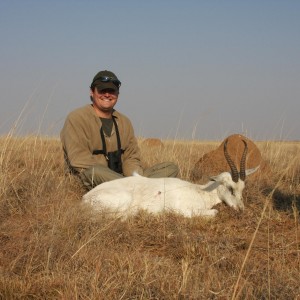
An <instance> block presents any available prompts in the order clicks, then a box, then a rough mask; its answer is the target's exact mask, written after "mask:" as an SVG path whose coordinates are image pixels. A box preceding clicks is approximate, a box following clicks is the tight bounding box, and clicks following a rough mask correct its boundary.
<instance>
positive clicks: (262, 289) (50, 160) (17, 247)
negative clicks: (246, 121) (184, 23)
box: [0, 136, 300, 299]
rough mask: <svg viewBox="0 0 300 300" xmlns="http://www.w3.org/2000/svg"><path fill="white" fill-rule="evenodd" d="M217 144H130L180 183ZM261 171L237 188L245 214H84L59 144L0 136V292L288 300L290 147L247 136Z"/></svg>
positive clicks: (295, 171)
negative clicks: (166, 164)
mask: <svg viewBox="0 0 300 300" xmlns="http://www.w3.org/2000/svg"><path fill="white" fill-rule="evenodd" d="M217 144H218V143H213V142H191V141H164V147H163V148H162V149H161V151H155V153H152V152H153V151H151V150H150V149H149V147H146V148H145V147H144V148H143V147H141V150H142V153H143V158H144V164H145V166H148V165H152V164H154V163H157V162H160V161H166V160H171V161H175V162H177V163H178V165H179V167H180V170H181V174H180V176H181V177H183V178H188V177H189V172H190V170H191V168H192V167H193V165H194V164H195V162H196V161H197V160H198V159H199V157H200V156H201V155H202V154H203V153H205V152H207V151H209V150H211V149H213V148H215V147H216V146H217ZM257 144H258V146H259V148H260V149H261V151H262V154H263V157H264V159H265V160H267V161H268V162H269V164H270V166H271V167H272V173H271V174H270V175H269V176H268V180H266V179H263V180H260V181H259V180H258V181H257V182H251V184H249V185H248V186H247V188H246V190H245V194H244V198H245V202H246V210H245V212H244V213H243V214H238V213H236V212H234V211H232V210H231V209H229V208H228V207H225V205H219V207H218V208H219V210H220V213H219V215H218V216H217V217H216V218H215V219H213V220H205V219H201V218H199V217H194V218H192V219H186V218H183V217H181V216H179V215H175V214H165V215H160V216H151V215H149V214H146V213H143V212H141V213H140V214H139V215H137V216H136V217H133V218H131V219H128V220H127V221H120V220H118V219H113V218H111V217H109V216H107V215H105V214H101V215H98V216H93V215H92V213H91V211H89V209H87V208H85V207H83V206H81V205H80V199H81V196H82V195H83V193H84V192H85V191H84V190H83V188H82V187H81V185H80V183H79V182H78V181H77V180H76V179H75V178H73V177H70V176H65V174H64V167H63V157H62V152H61V148H60V142H59V140H57V139H50V138H43V137H39V136H28V137H23V138H16V137H13V136H6V137H2V138H1V139H0V149H1V155H0V168H1V174H0V176H1V177H0V182H1V185H0V195H1V196H0V298H1V299H296V298H299V297H300V287H299V279H300V278H299V277H300V276H299V275H300V272H299V271H300V241H299V240H300V232H299V210H300V144H299V143H296V142H295V143H291V142H290V143H288V142H285V143H278V142H258V143H257Z"/></svg>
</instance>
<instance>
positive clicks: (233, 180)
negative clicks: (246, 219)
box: [212, 140, 259, 210]
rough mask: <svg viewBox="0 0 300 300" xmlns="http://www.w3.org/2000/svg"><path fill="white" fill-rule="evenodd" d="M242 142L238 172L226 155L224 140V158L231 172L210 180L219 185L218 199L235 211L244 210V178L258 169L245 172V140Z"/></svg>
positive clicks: (246, 148) (227, 154)
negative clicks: (242, 148) (242, 147)
mask: <svg viewBox="0 0 300 300" xmlns="http://www.w3.org/2000/svg"><path fill="white" fill-rule="evenodd" d="M242 141H243V143H244V151H243V154H242V157H241V162H240V172H239V171H238V169H237V167H236V165H235V164H234V162H233V160H232V159H231V157H230V155H229V153H228V150H227V142H228V140H226V141H225V143H224V156H225V158H226V161H227V163H228V165H229V167H230V170H231V172H230V173H228V172H224V173H221V174H219V175H218V176H214V177H212V180H214V181H217V182H219V183H220V184H221V185H220V187H219V190H220V191H221V192H220V193H219V196H220V198H222V200H223V201H224V202H226V203H227V204H228V205H229V206H231V207H233V208H235V209H237V210H239V209H241V210H243V209H244V203H243V197H242V194H243V190H244V188H245V179H246V176H248V175H250V174H252V173H254V172H255V171H256V170H257V169H258V168H259V166H257V167H256V168H253V169H248V170H246V157H247V152H248V146H247V142H246V141H245V140H242Z"/></svg>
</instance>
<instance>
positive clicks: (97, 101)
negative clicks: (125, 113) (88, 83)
mask: <svg viewBox="0 0 300 300" xmlns="http://www.w3.org/2000/svg"><path fill="white" fill-rule="evenodd" d="M118 96H119V92H118V91H115V90H113V89H104V90H98V89H97V87H96V88H95V89H94V91H93V90H91V97H92V99H93V106H94V109H95V110H96V113H97V114H98V115H99V116H101V114H103V113H109V112H112V110H113V108H114V106H115V105H116V103H117V101H118Z"/></svg>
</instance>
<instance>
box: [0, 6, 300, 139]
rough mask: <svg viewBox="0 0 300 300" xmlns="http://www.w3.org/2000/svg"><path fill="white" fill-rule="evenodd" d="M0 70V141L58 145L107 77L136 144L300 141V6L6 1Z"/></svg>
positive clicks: (1, 12) (1, 11) (0, 22)
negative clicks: (13, 136) (73, 115)
mask: <svg viewBox="0 0 300 300" xmlns="http://www.w3.org/2000/svg"><path fill="white" fill-rule="evenodd" d="M0 69H1V72H0V90H1V111H0V133H1V134H5V133H7V132H8V131H9V130H10V129H12V126H13V123H14V122H16V121H17V120H18V122H17V123H18V126H17V129H16V132H17V133H23V134H24V133H33V134H35V133H42V134H47V135H48V134H49V135H58V134H59V131H60V129H61V128H62V126H63V123H64V119H65V117H66V115H67V114H68V113H69V112H70V111H72V110H73V109H75V108H77V107H80V106H83V105H85V104H87V103H90V99H89V85H90V83H91V80H92V78H93V77H94V75H95V74H96V73H97V72H98V71H100V70H104V69H108V70H111V71H113V72H115V73H116V74H117V76H118V77H119V79H120V80H121V81H122V87H121V93H120V97H119V102H118V104H117V106H116V109H117V110H119V111H121V112H123V113H124V114H126V115H127V116H128V117H129V118H130V119H131V120H132V123H133V125H134V128H135V132H136V135H137V136H144V137H158V138H162V139H165V138H170V139H174V138H180V139H199V140H204V139H205V140H207V139H212V140H214V139H223V138H224V137H225V136H227V135H229V134H231V133H236V132H239V133H244V134H246V135H247V136H248V137H250V138H253V139H264V140H266V139H267V140H270V139H283V140H290V139H292V140H300V117H299V111H300V109H299V108H300V1H296V0H295V1H290V0H282V1H278V0H272V1H264V0H260V1H256V0H254V1H241V0H239V1H238V0H237V1H231V0H229V1H225V0H224V1H221V0H220V1H214V0H207V1H201V0H186V1H183V0H180V1H178V0H152V1H151V0H148V1H146V0H145V1H143V0H126V1H124V0H111V1H99V0H98V1H96V0H94V1H91V0H90V1H89V0H86V1H83V0H82V1H78V0H74V1H69V0H68V1H67V0H65V1H64V0H60V1H58V0H51V1H43V0H35V1H33V0H19V1H16V0H1V1H0ZM18 118H19V119H18Z"/></svg>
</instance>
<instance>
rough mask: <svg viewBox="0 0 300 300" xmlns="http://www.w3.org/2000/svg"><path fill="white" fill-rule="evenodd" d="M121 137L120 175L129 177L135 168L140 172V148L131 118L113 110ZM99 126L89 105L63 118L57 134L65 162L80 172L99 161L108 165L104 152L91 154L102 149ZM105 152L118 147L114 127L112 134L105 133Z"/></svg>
mask: <svg viewBox="0 0 300 300" xmlns="http://www.w3.org/2000/svg"><path fill="white" fill-rule="evenodd" d="M113 116H114V117H116V121H117V124H118V129H119V133H120V139H121V147H122V149H123V150H124V153H123V154H122V164H123V174H124V176H131V175H132V173H133V172H134V171H136V172H137V173H139V174H143V170H142V167H141V160H140V150H139V148H138V145H137V140H136V138H135V135H134V130H133V127H132V124H131V122H130V120H129V119H128V118H127V117H126V116H124V115H123V114H121V113H119V112H117V111H114V112H113ZM101 126H102V123H101V120H100V118H99V117H98V116H97V115H96V113H95V111H94V108H93V107H92V105H85V106H83V107H81V108H78V109H76V110H74V111H72V112H71V113H70V114H69V115H68V116H67V118H66V121H65V124H64V127H63V129H62V130H61V133H60V137H61V142H62V146H63V150H64V154H65V159H66V163H67V164H68V165H69V166H70V167H72V168H73V169H75V170H76V171H79V172H80V171H81V170H82V169H87V168H89V167H91V166H94V165H97V164H101V165H106V166H107V161H106V159H105V156H104V155H103V154H98V155H93V154H92V153H93V151H94V150H103V145H102V141H101V137H100V128H101ZM104 136H105V143H106V148H107V152H112V151H116V150H117V149H118V145H117V137H116V131H115V128H113V130H112V133H111V136H107V135H105V134H104Z"/></svg>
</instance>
